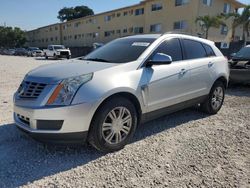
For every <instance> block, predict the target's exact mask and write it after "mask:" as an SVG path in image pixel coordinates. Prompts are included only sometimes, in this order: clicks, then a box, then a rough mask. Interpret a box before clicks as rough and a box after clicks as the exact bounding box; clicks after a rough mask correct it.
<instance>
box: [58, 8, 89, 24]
mask: <svg viewBox="0 0 250 188" xmlns="http://www.w3.org/2000/svg"><path fill="white" fill-rule="evenodd" d="M93 14H94V11H93V10H92V9H90V8H89V7H87V6H76V7H70V8H67V7H64V8H62V9H61V10H60V11H59V12H58V16H57V18H58V19H59V20H60V21H61V22H64V21H69V20H74V19H77V18H82V17H85V16H90V15H93Z"/></svg>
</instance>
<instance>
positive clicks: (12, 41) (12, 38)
mask: <svg viewBox="0 0 250 188" xmlns="http://www.w3.org/2000/svg"><path fill="white" fill-rule="evenodd" d="M25 42H26V37H25V32H24V31H22V30H21V29H20V28H18V27H15V28H12V27H2V26H1V27H0V47H4V48H14V47H21V46H23V45H24V44H25Z"/></svg>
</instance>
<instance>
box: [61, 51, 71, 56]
mask: <svg viewBox="0 0 250 188" xmlns="http://www.w3.org/2000/svg"><path fill="white" fill-rule="evenodd" d="M60 55H65V56H66V55H69V52H60Z"/></svg>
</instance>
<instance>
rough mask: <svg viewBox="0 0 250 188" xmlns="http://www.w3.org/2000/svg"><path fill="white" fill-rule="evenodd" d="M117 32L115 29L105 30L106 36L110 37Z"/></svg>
mask: <svg viewBox="0 0 250 188" xmlns="http://www.w3.org/2000/svg"><path fill="white" fill-rule="evenodd" d="M114 34H115V31H114V30H113V31H105V32H104V36H105V37H109V36H111V35H114Z"/></svg>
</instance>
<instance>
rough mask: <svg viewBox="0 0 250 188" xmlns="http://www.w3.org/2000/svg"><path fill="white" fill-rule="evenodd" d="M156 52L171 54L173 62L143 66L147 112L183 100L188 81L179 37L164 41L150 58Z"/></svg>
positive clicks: (188, 76) (186, 66)
mask: <svg viewBox="0 0 250 188" xmlns="http://www.w3.org/2000/svg"><path fill="white" fill-rule="evenodd" d="M157 53H163V54H166V55H169V56H171V57H172V60H173V62H172V63H171V64H166V65H154V66H152V67H150V68H146V67H145V69H146V71H147V77H148V84H147V87H146V91H147V95H146V96H147V99H146V101H147V111H148V112H151V111H154V110H158V109H161V108H165V107H168V106H171V105H174V104H177V103H180V102H182V101H184V100H185V95H186V93H187V92H188V87H189V86H188V84H189V82H190V74H189V72H188V66H189V64H188V63H187V62H184V61H182V59H183V54H182V48H181V45H180V41H179V39H177V38H171V39H168V40H166V41H164V42H163V43H161V44H160V45H159V47H158V48H157V49H156V50H155V51H154V52H153V54H152V55H151V57H150V58H152V57H153V56H154V55H155V54H157ZM150 58H149V59H150Z"/></svg>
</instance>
